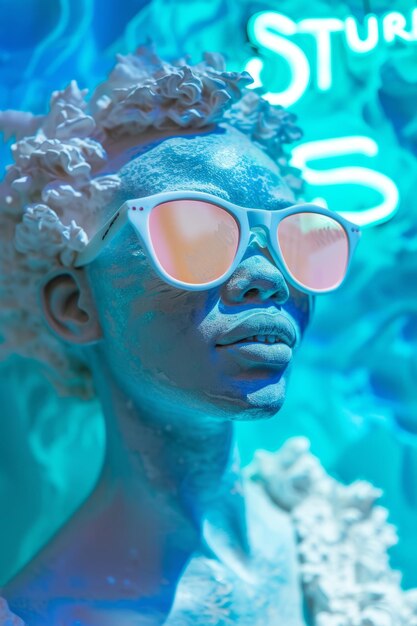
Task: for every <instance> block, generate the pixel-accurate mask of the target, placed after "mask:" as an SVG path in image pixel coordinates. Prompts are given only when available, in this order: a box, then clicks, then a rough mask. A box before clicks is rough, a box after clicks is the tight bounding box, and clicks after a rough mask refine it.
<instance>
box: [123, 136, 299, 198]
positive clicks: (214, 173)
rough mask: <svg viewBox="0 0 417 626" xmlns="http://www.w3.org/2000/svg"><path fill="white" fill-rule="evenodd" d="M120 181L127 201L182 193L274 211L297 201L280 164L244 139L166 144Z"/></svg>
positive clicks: (212, 138)
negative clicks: (161, 194) (284, 177)
mask: <svg viewBox="0 0 417 626" xmlns="http://www.w3.org/2000/svg"><path fill="white" fill-rule="evenodd" d="M120 176H121V179H122V188H121V194H122V196H123V200H126V199H131V198H138V197H141V196H146V195H151V194H154V193H159V192H162V191H169V190H172V191H177V190H182V189H184V190H196V191H204V192H206V193H212V194H214V195H218V196H219V197H221V198H224V199H228V200H230V201H231V202H234V203H236V204H240V205H242V206H250V207H257V208H264V209H271V210H273V209H278V208H281V207H282V206H286V205H288V204H291V203H292V202H293V201H294V198H293V195H292V192H291V191H290V189H289V188H288V186H287V185H286V184H285V182H284V181H283V180H282V178H281V176H280V173H279V169H278V167H277V166H276V164H275V163H274V162H273V161H272V160H271V159H270V158H269V157H268V156H267V155H266V154H264V153H263V152H262V151H261V150H260V149H259V148H258V147H257V146H256V145H255V144H253V143H252V142H250V141H249V140H248V139H247V138H246V137H245V136H244V135H242V134H241V133H229V132H227V133H223V134H219V133H213V134H209V135H198V136H193V137H174V138H170V139H167V140H165V141H163V142H161V143H160V144H158V145H156V146H154V147H152V148H151V149H149V150H148V151H146V152H145V153H143V154H141V155H140V156H138V157H137V158H134V159H133V160H132V161H130V163H128V164H127V165H126V166H124V167H123V168H122V169H121V170H120Z"/></svg>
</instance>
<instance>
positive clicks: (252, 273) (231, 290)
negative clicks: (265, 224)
mask: <svg viewBox="0 0 417 626" xmlns="http://www.w3.org/2000/svg"><path fill="white" fill-rule="evenodd" d="M289 295H290V293H289V289H288V285H287V282H286V280H285V278H284V276H283V275H282V273H281V271H280V270H279V268H278V267H277V266H276V264H275V262H274V260H273V259H272V257H271V255H270V253H269V250H268V248H267V240H266V235H265V233H264V231H263V229H262V228H254V229H252V233H251V238H250V241H249V245H248V250H247V252H246V254H245V256H244V257H243V259H242V261H241V262H240V263H239V265H238V266H237V268H236V269H235V271H234V272H233V274H232V275H231V276H230V278H229V280H227V281H226V283H225V284H224V285H223V287H222V298H223V300H224V301H225V302H227V303H230V304H231V303H244V302H252V301H260V302H264V301H266V300H268V299H271V300H273V301H274V302H275V303H278V304H284V302H286V301H287V300H288V298H289Z"/></svg>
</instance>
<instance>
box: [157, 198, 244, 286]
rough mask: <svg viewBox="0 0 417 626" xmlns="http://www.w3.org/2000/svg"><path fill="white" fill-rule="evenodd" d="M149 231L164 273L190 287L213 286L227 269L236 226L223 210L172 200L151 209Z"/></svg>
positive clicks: (234, 245)
mask: <svg viewBox="0 0 417 626" xmlns="http://www.w3.org/2000/svg"><path fill="white" fill-rule="evenodd" d="M149 231H150V237H151V242H152V246H153V249H154V252H155V255H156V257H157V259H158V261H159V263H160V265H161V266H162V268H163V269H164V270H165V272H166V273H167V274H168V275H169V276H171V277H172V278H174V279H175V280H178V281H180V282H183V283H187V284H189V285H204V284H206V283H210V282H214V281H215V280H217V279H218V278H220V277H221V276H223V274H224V273H225V272H226V271H227V270H228V269H229V268H230V266H231V265H232V263H233V261H234V258H235V256H236V251H237V248H238V243H239V226H238V223H237V222H236V220H235V218H234V217H233V216H232V215H230V213H228V212H227V211H226V210H225V209H222V208H221V207H219V206H217V205H215V204H211V203H209V202H203V201H201V200H171V201H170V202H163V203H162V204H159V205H158V206H156V207H155V208H154V209H152V211H151V214H150V217H149Z"/></svg>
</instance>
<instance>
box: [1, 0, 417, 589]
mask: <svg viewBox="0 0 417 626" xmlns="http://www.w3.org/2000/svg"><path fill="white" fill-rule="evenodd" d="M370 5H371V6H370ZM412 8H413V2H411V0H403V1H400V0H398V1H396V2H391V3H388V2H387V1H385V0H368V1H367V2H366V1H364V2H363V3H362V2H361V1H360V0H349V1H348V2H345V3H341V2H339V1H338V0H323V1H317V2H316V1H315V2H314V5H313V3H311V2H307V1H306V0H291V1H290V0H282V1H279V0H265V1H262V2H261V1H249V0H199V1H195V0H181V1H179V0H175V1H172V0H171V1H170V0H150V1H148V2H143V1H138V0H136V1H132V0H123V2H115V1H114V0H109V2H107V3H104V2H98V1H94V0H19V1H17V0H13V1H12V0H0V109H3V110H4V109H9V108H15V109H22V110H31V111H33V112H36V113H42V112H44V111H45V110H46V109H47V105H48V101H49V98H50V93H51V91H52V90H55V89H61V88H63V87H65V86H66V85H67V84H68V82H69V81H70V80H71V79H73V78H75V79H77V81H78V83H79V85H80V86H81V87H93V86H94V85H95V84H96V83H97V82H98V81H99V80H101V79H103V78H104V77H105V75H106V73H107V72H108V70H109V69H110V68H111V66H112V64H113V60H114V56H115V54H116V53H118V52H121V53H127V52H129V51H133V50H134V49H135V47H136V46H137V45H138V44H140V43H143V42H144V41H146V40H147V38H151V39H152V40H153V41H154V43H155V45H156V47H157V50H158V52H159V53H160V54H161V56H166V57H168V58H170V57H171V58H172V57H177V56H183V54H184V53H188V54H190V55H191V57H192V59H193V60H194V61H198V60H199V59H200V57H201V52H202V51H203V50H213V51H219V52H222V53H224V54H225V55H226V57H227V58H228V59H229V64H228V65H229V67H230V68H231V69H242V68H243V66H244V64H245V62H246V61H247V60H248V58H249V57H250V56H252V55H253V53H254V51H253V48H252V47H251V45H250V44H249V42H248V37H247V32H246V24H247V21H248V18H249V17H250V16H251V15H252V14H253V13H255V12H256V11H260V10H265V9H272V10H277V11H279V12H281V13H284V14H286V15H288V16H290V17H292V18H293V19H297V18H300V17H307V16H309V17H315V16H338V17H342V18H343V17H345V16H346V15H349V14H351V15H354V16H356V17H358V18H359V19H361V18H362V17H363V15H364V12H365V11H369V10H372V11H373V12H375V13H376V14H377V15H382V14H383V13H384V12H385V11H387V10H398V11H401V12H403V13H407V12H408V11H410V10H411V9H412ZM334 63H335V68H336V69H335V76H337V78H336V81H335V85H334V89H333V90H332V91H331V92H330V93H329V94H325V95H323V94H318V93H316V92H314V89H311V90H310V91H309V93H308V94H307V95H306V96H305V97H304V98H303V99H302V100H301V101H300V102H298V103H297V104H296V105H295V106H294V107H293V109H294V111H295V112H296V113H297V114H298V115H299V118H300V124H301V126H303V128H304V129H305V134H306V137H305V139H306V140H313V139H320V138H324V137H328V136H335V137H336V136H341V135H349V134H363V135H368V136H371V137H373V138H374V139H375V140H376V141H377V142H378V144H379V147H380V156H379V158H378V159H377V161H376V165H375V167H376V168H377V169H380V170H381V171H384V172H385V173H387V174H388V175H389V176H390V177H391V178H392V179H393V180H394V181H395V183H396V184H397V186H398V188H399V190H400V195H401V202H400V208H399V211H398V213H397V214H396V216H395V217H394V218H393V219H392V220H390V221H389V222H387V223H385V224H381V225H378V226H375V227H374V228H370V229H368V230H367V231H366V232H365V234H364V236H363V238H362V242H361V244H360V247H359V250H358V254H357V257H356V260H355V264H354V267H353V271H352V274H351V276H350V280H349V281H348V282H347V284H346V285H345V286H344V287H343V288H342V289H340V290H339V291H337V292H336V293H334V294H332V295H329V296H326V297H324V298H321V299H319V300H318V302H317V306H316V313H315V319H314V322H313V324H312V326H311V328H310V329H309V331H308V337H307V339H306V341H305V345H304V348H303V350H302V351H301V352H300V354H299V355H298V356H297V360H296V365H295V369H294V372H293V379H292V383H291V386H290V390H289V396H288V400H287V403H286V405H285V407H284V409H283V410H282V411H281V412H280V414H279V415H278V417H277V418H275V419H274V420H271V421H269V422H267V423H263V424H261V423H257V424H244V425H240V426H239V431H238V437H239V443H240V446H241V450H242V458H243V460H244V462H248V461H249V460H250V458H251V456H252V454H253V451H254V449H255V448H256V447H264V448H268V449H276V448H278V447H279V445H280V444H281V442H282V441H283V440H284V439H285V438H287V437H288V436H290V435H297V434H304V435H307V436H308V437H309V438H310V439H311V442H312V449H313V451H314V452H315V453H317V454H318V455H319V457H320V458H321V459H322V461H323V463H324V464H325V466H326V467H327V468H328V469H329V470H330V471H331V472H332V473H334V474H335V475H337V476H338V477H340V478H341V479H342V480H345V481H351V480H354V479H357V478H366V479H368V480H371V481H372V482H374V484H376V485H377V486H379V487H381V488H382V489H383V490H384V493H385V495H384V496H383V499H382V503H383V504H384V505H387V506H388V507H389V509H390V512H391V515H390V519H391V521H392V522H394V523H395V524H396V525H397V526H398V529H399V535H400V542H399V544H398V546H397V547H396V548H395V549H394V550H393V553H392V562H393V565H394V566H395V567H398V568H400V569H401V570H402V571H403V572H404V585H405V586H406V587H409V586H417V490H416V484H417V393H416V387H417V356H416V354H417V286H416V283H417V225H416V224H417V194H416V192H415V187H416V183H417V160H416V152H417V118H416V109H417V44H413V45H408V46H405V45H401V44H400V45H397V46H394V47H391V48H389V49H387V48H383V49H382V47H381V48H378V52H377V53H374V54H371V55H368V56H365V57H360V58H359V57H358V58H356V59H353V60H352V58H350V57H349V55H347V54H346V53H345V52H344V51H343V49H341V48H337V47H336V51H335V57H334ZM9 145H10V142H9V144H8V145H5V146H2V147H1V148H0V160H1V162H2V164H3V165H6V164H7V163H8V162H10V156H9V149H10V148H9ZM349 164H351V165H355V164H361V162H360V161H359V159H358V162H357V163H356V162H355V159H354V158H353V159H352V157H349ZM367 166H371V164H370V163H367ZM363 191H364V190H363V188H362V189H361V188H360V187H357V188H353V187H352V188H351V189H349V190H348V191H346V189H342V188H340V189H339V190H337V189H335V188H334V189H333V190H332V191H331V192H330V191H329V194H330V196H331V207H332V208H335V209H337V208H338V206H339V202H340V206H342V205H343V208H344V207H345V205H349V202H350V201H352V202H353V200H355V201H356V202H358V197H360V195H359V196H358V194H361V193H363ZM316 193H317V190H312V189H307V197H309V198H310V197H314V195H315V194H316ZM325 193H326V190H323V193H322V195H325ZM0 306H1V303H0ZM0 335H1V329H0ZM103 445H104V434H103V427H102V423H101V419H100V412H99V408H98V406H97V405H96V404H95V403H94V402H91V403H80V402H78V401H74V400H71V399H69V398H65V399H57V398H56V397H55V393H54V391H53V390H51V389H50V387H49V385H48V383H47V382H46V380H45V379H44V377H43V375H42V373H41V372H40V371H39V368H38V367H37V365H36V364H35V363H30V362H24V361H22V360H20V359H17V358H16V359H10V360H9V361H8V362H7V363H4V364H2V365H1V366H0V583H1V582H3V581H4V580H5V579H6V578H8V577H9V576H10V575H11V574H12V572H13V571H15V570H16V569H17V568H18V567H19V566H20V565H22V564H23V563H24V562H25V561H26V560H28V559H29V558H30V556H31V555H33V553H34V552H35V551H36V550H37V549H38V547H39V546H40V545H41V544H42V543H43V542H44V541H45V540H47V538H48V537H49V536H51V534H52V533H53V532H54V531H55V530H56V529H57V528H58V527H59V525H60V524H62V522H63V521H64V520H65V519H66V518H67V517H68V515H70V513H71V512H72V511H73V510H74V509H75V508H76V507H77V506H78V505H79V503H80V502H81V501H82V499H83V498H84V497H86V495H87V494H88V492H89V490H90V489H91V487H92V485H93V483H94V480H95V478H96V476H97V472H98V471H99V467H100V461H101V455H102V451H103Z"/></svg>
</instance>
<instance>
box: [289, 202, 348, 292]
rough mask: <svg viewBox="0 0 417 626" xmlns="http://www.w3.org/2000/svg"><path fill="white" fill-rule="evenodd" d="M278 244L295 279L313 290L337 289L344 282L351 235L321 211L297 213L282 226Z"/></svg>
mask: <svg viewBox="0 0 417 626" xmlns="http://www.w3.org/2000/svg"><path fill="white" fill-rule="evenodd" d="M278 243H279V246H280V248H281V252H282V256H283V259H284V262H285V264H286V266H287V269H288V271H289V273H290V274H291V275H292V276H293V277H294V279H295V280H296V281H297V282H298V283H300V284H301V285H303V286H304V287H307V288H308V289H311V290H312V291H317V292H319V291H328V290H330V289H335V288H336V287H338V286H339V285H340V283H341V282H342V281H343V279H344V277H345V275H346V270H347V262H348V256H349V242H348V236H347V233H346V231H345V229H344V228H343V226H341V225H340V224H339V223H338V222H337V221H336V220H334V219H332V218H331V217H327V216H326V215H320V214H319V213H296V214H294V215H289V216H288V217H285V218H284V219H283V220H282V221H281V222H280V223H279V225H278Z"/></svg>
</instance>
